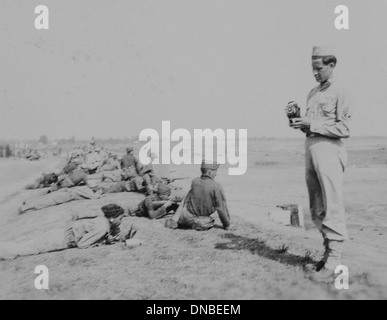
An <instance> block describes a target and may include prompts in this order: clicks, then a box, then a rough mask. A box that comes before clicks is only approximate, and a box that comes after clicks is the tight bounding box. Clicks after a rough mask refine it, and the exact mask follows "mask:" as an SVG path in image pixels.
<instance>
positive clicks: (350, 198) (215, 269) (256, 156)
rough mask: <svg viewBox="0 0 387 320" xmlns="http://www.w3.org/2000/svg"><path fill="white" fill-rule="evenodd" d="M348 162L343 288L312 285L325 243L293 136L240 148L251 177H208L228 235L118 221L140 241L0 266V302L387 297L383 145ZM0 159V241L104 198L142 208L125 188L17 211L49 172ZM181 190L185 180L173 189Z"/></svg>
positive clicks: (356, 144) (378, 141)
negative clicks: (287, 221)
mask: <svg viewBox="0 0 387 320" xmlns="http://www.w3.org/2000/svg"><path fill="white" fill-rule="evenodd" d="M347 147H348V151H349V157H350V163H349V165H348V168H347V171H346V175H345V184H344V190H345V204H346V209H347V216H348V217H347V218H348V219H347V220H348V228H349V233H350V239H349V240H348V241H347V242H346V244H345V253H344V256H343V264H345V265H346V266H347V267H348V269H349V278H350V285H349V289H348V290H337V289H335V287H334V286H333V285H327V284H318V283H314V282H312V281H311V280H310V279H309V278H308V277H307V275H306V274H305V272H304V271H303V266H304V265H305V264H306V263H307V262H310V261H311V260H314V261H318V260H319V259H320V258H321V255H322V239H321V236H320V235H319V233H318V231H317V230H316V229H315V228H314V226H313V225H312V223H311V220H310V216H309V212H308V209H307V208H308V200H307V190H306V185H305V181H304V162H303V154H304V151H303V140H302V139H257V140H252V141H249V148H248V164H249V166H248V170H247V173H246V174H245V175H243V176H229V175H227V166H222V167H221V169H220V170H219V172H218V176H217V178H216V180H217V181H218V182H220V183H221V184H222V185H223V187H224V189H225V192H226V195H227V201H228V206H229V209H230V213H231V218H232V230H230V231H224V230H223V229H222V228H221V227H220V221H219V219H218V218H217V217H216V227H215V228H213V229H212V230H210V231H208V232H197V231H193V230H170V229H167V228H165V227H164V221H165V220H164V219H161V220H155V221H152V220H149V219H146V218H137V217H131V218H126V219H127V221H126V223H133V224H135V225H136V227H137V228H138V233H137V235H136V237H137V238H138V239H142V240H143V241H144V244H143V245H141V246H138V247H136V248H132V249H127V248H125V247H123V246H122V245H121V244H115V245H111V246H101V247H96V248H92V249H86V250H79V249H71V250H65V251H60V252H53V253H47V254H41V255H38V256H28V257H20V258H17V259H15V260H13V261H4V262H0V299H131V300H133V299H172V300H175V299H176V300H179V299H220V300H228V299H235V300H239V299H254V300H255V299H386V298H387V274H386V270H387V241H386V240H387V239H386V235H387V214H386V213H387V198H386V194H387V193H386V191H387V150H386V148H387V139H386V138H353V139H351V140H349V141H347ZM58 162H59V160H58V159H43V160H41V161H37V162H28V161H24V160H2V161H0V177H1V181H0V219H1V224H0V241H9V240H15V241H23V240H25V239H30V238H33V237H34V236H36V235H38V234H39V233H41V232H44V231H48V230H50V229H52V228H58V227H64V226H65V224H66V222H67V221H69V220H70V218H71V214H72V213H73V212H74V211H77V210H84V209H85V208H88V207H91V208H95V209H96V210H98V208H99V207H100V206H102V205H103V204H107V203H119V204H122V205H125V204H127V203H128V202H130V201H139V200H140V199H141V198H142V197H143V196H142V195H138V194H133V193H120V194H111V195H106V196H105V197H103V198H101V199H98V200H83V201H74V202H70V203H67V204H63V205H59V206H56V207H52V208H47V209H44V210H40V211H33V212H27V213H25V214H24V215H20V216H19V215H17V208H18V206H20V204H21V202H22V201H23V200H24V199H26V198H28V197H33V196H36V195H39V193H40V192H41V190H34V191H26V190H23V186H24V185H26V184H27V183H29V182H32V181H33V180H34V179H35V178H36V177H38V176H39V175H40V174H41V173H42V172H45V171H46V172H49V171H50V170H51V169H52V168H54V167H55V166H56V165H58ZM171 169H172V170H173V171H174V172H173V175H176V176H180V175H181V176H187V175H188V176H189V177H190V178H191V179H192V178H195V177H196V176H198V175H199V166H197V165H192V166H173V167H172V166H171ZM178 183H179V185H180V186H182V187H184V188H188V187H189V183H190V180H183V181H179V182H178ZM284 203H295V204H300V205H302V206H303V208H304V212H305V220H306V226H305V229H302V228H295V227H291V226H285V225H282V224H278V223H276V222H273V221H271V220H270V219H269V212H272V211H273V210H276V206H277V205H279V204H284ZM37 265H45V266H47V267H48V269H49V276H50V278H49V280H50V283H49V290H37V289H35V286H34V281H35V278H36V277H37V275H36V274H35V273H34V271H35V267H36V266H37Z"/></svg>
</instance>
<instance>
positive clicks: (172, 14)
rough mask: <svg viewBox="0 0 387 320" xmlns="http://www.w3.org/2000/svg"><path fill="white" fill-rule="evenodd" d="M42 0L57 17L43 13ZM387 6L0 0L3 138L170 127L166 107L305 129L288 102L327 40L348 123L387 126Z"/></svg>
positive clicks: (284, 132)
mask: <svg viewBox="0 0 387 320" xmlns="http://www.w3.org/2000/svg"><path fill="white" fill-rule="evenodd" d="M40 4H44V5H46V6H47V7H48V9H49V30H37V29H36V28H35V26H34V21H35V18H36V17H37V16H38V14H35V12H34V11H35V7H36V6H38V5H40ZM338 5H347V6H348V9H349V29H348V30H337V29H336V28H335V24H334V21H335V19H336V17H337V14H335V8H336V6H338ZM386 12H387V1H385V0H373V1H368V2H366V1H363V0H351V1H338V0H337V1H331V0H326V1H321V0H270V1H269V0H265V1H262V0H240V1H235V0H185V1H181V0H111V1H108V0H82V1H79V0H66V1H60V0H44V1H42V0H39V1H35V0H31V1H24V0H1V3H0V48H1V50H0V120H1V122H0V139H38V138H39V137H40V136H41V135H47V136H48V138H49V139H59V138H69V137H71V136H75V137H76V138H79V139H88V138H90V137H92V136H94V137H95V138H124V137H132V136H135V135H139V134H140V132H141V131H142V130H143V129H148V128H152V129H156V130H157V131H159V132H160V135H161V122H162V121H163V120H166V121H170V123H171V129H172V130H174V129H178V128H185V129H187V130H190V131H191V132H193V129H206V128H209V129H212V130H215V129H217V128H221V129H224V130H226V129H236V130H238V129H247V130H248V136H249V137H263V136H265V137H301V136H302V135H301V133H300V132H299V131H296V130H293V129H290V128H289V127H288V121H287V118H286V116H285V111H284V108H285V106H286V104H287V103H288V102H289V101H291V100H294V101H296V102H297V103H298V104H299V106H300V107H301V109H302V111H303V112H305V101H306V96H307V94H308V92H309V91H310V90H311V89H312V88H313V87H314V86H316V85H317V83H316V82H315V80H314V78H313V75H312V70H311V59H310V55H311V51H312V47H313V46H314V45H320V44H321V45H326V44H329V45H332V46H334V48H335V50H336V55H337V58H338V64H337V67H336V69H335V77H336V78H337V79H339V80H340V81H341V82H342V83H343V84H344V85H345V86H346V87H347V89H348V93H349V94H350V96H351V101H352V108H353V120H352V124H351V126H352V127H351V131H352V135H353V136H371V135H378V136H387V125H386V120H387V105H386V104H387V90H386V86H387V54H386V52H387V41H386V37H385V34H386V32H387V21H386V19H385V13H386ZM192 135H193V133H192Z"/></svg>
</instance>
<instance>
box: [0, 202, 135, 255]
mask: <svg viewBox="0 0 387 320" xmlns="http://www.w3.org/2000/svg"><path fill="white" fill-rule="evenodd" d="M101 211H102V212H95V211H86V212H85V211H83V212H82V213H81V214H79V215H77V216H74V217H73V219H72V221H71V223H69V225H68V227H67V228H65V229H55V230H51V231H49V232H46V233H44V234H42V235H40V236H39V237H37V238H35V239H32V240H29V241H26V242H23V243H15V242H5V243H0V260H11V259H14V258H16V257H18V256H26V255H36V254H41V253H45V252H52V251H59V250H64V249H70V248H79V249H86V248H89V247H92V246H95V245H99V244H111V243H113V242H115V241H125V240H127V239H131V238H133V237H134V235H135V234H136V232H137V230H136V228H135V227H134V226H133V225H132V226H131V227H129V228H128V229H126V230H124V228H120V225H121V220H122V218H123V216H124V209H123V208H122V207H120V206H118V205H116V204H109V205H105V206H103V207H102V208H101ZM102 213H103V214H102ZM121 229H122V230H121Z"/></svg>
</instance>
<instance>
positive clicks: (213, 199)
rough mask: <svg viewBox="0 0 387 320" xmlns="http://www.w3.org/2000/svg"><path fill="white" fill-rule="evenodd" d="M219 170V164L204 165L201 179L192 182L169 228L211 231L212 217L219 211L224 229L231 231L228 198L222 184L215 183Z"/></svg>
mask: <svg viewBox="0 0 387 320" xmlns="http://www.w3.org/2000/svg"><path fill="white" fill-rule="evenodd" d="M218 168H219V165H218V164H206V163H205V162H203V163H202V166H201V172H202V175H201V177H199V178H196V179H194V180H193V181H192V184H191V189H190V191H189V192H188V194H187V196H186V198H185V199H184V200H183V203H182V204H181V206H180V207H179V209H178V210H177V212H176V213H175V215H174V216H173V217H172V218H171V219H168V220H167V221H166V223H165V226H166V227H167V228H170V229H176V228H186V229H195V230H199V231H200V230H203V231H205V230H209V229H211V228H212V227H213V226H214V221H215V220H214V219H213V218H212V217H211V215H212V214H213V213H215V212H216V211H217V212H218V215H219V218H220V220H221V222H222V224H223V228H224V229H225V230H228V229H229V227H230V214H229V212H228V208H227V203H226V197H225V194H224V191H223V189H222V187H221V186H220V184H219V183H217V182H215V181H214V179H215V177H216V173H217V170H218Z"/></svg>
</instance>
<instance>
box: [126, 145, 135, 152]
mask: <svg viewBox="0 0 387 320" xmlns="http://www.w3.org/2000/svg"><path fill="white" fill-rule="evenodd" d="M133 150H134V148H133V147H132V146H130V147H127V148H126V152H130V151H133Z"/></svg>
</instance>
